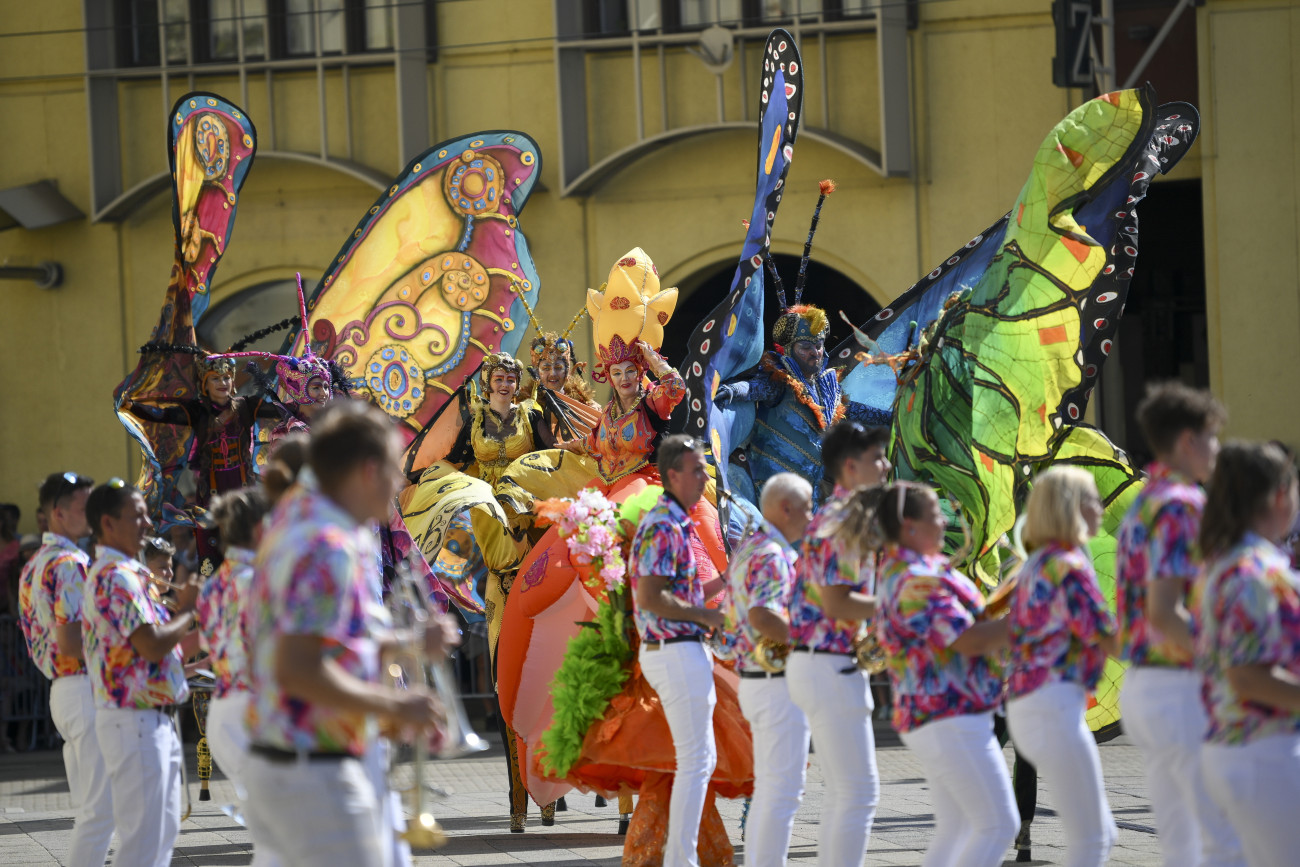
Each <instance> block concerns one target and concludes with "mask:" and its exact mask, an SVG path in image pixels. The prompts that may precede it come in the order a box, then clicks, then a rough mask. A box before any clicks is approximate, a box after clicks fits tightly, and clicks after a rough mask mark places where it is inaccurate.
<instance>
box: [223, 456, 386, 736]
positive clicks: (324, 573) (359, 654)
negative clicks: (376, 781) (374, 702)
mask: <svg viewBox="0 0 1300 867" xmlns="http://www.w3.org/2000/svg"><path fill="white" fill-rule="evenodd" d="M298 480H299V483H298V484H297V485H296V486H295V487H294V488H292V489H291V490H290V491H289V492H288V493H287V494H286V495H285V497H284V499H283V500H281V501H280V503H279V504H278V505H277V506H276V508H275V511H274V512H273V513H272V515H271V523H270V526H269V527H268V528H267V529H266V532H265V533H264V534H263V536H262V543H261V545H260V546H259V548H258V552H257V557H256V559H255V560H254V563H253V579H252V582H251V583H250V585H249V589H248V597H247V603H246V605H245V608H244V617H245V623H244V629H245V631H246V633H247V634H248V636H249V638H250V646H249V654H250V660H249V661H250V672H251V680H252V683H251V686H252V693H253V700H252V701H250V702H249V706H248V716H247V722H248V729H249V733H250V735H251V737H252V740H253V742H254V743H261V744H266V745H269V746H273V747H279V748H280V749H286V750H308V751H319V752H336V753H350V754H352V755H354V756H360V755H361V754H362V753H363V752H365V750H366V747H367V745H368V744H369V743H370V742H371V741H372V740H373V739H374V735H375V726H374V723H373V720H371V719H369V718H368V717H366V716H364V715H362V714H354V713H345V712H343V711H340V710H336V709H334V708H331V707H324V706H321V705H315V704H311V703H310V702H307V701H303V700H302V699H298V698H293V697H291V696H290V695H288V694H287V693H286V692H285V691H284V689H283V688H282V687H281V686H280V684H279V682H278V681H277V679H276V676H275V666H276V644H277V642H278V641H279V638H280V636H282V635H314V636H318V637H320V638H321V639H322V645H323V646H322V652H323V653H324V655H325V656H326V658H328V659H331V660H333V661H334V662H335V663H336V664H338V665H339V666H341V667H342V668H343V670H344V671H346V672H348V673H349V674H351V675H353V676H354V677H356V678H358V679H360V680H364V681H370V682H378V681H379V645H378V642H377V630H378V625H379V624H380V623H381V622H382V620H383V618H382V616H381V608H380V603H379V600H378V599H377V598H376V597H375V595H374V593H373V592H372V588H373V587H375V586H378V583H379V579H378V576H376V575H375V574H374V573H375V571H376V570H377V569H378V568H379V565H378V564H379V552H378V550H377V549H376V547H375V546H376V541H375V540H376V532H375V530H374V528H372V527H370V526H367V525H364V524H358V523H357V522H356V521H355V520H353V518H352V516H351V515H349V514H348V513H347V512H345V511H343V509H342V508H340V507H339V506H338V505H337V504H335V503H334V501H332V500H330V499H329V498H328V497H326V496H325V495H324V494H323V493H321V491H320V490H319V488H318V486H317V483H316V479H315V476H314V475H312V473H311V471H310V470H303V472H302V473H301V474H300V475H299V477H298Z"/></svg>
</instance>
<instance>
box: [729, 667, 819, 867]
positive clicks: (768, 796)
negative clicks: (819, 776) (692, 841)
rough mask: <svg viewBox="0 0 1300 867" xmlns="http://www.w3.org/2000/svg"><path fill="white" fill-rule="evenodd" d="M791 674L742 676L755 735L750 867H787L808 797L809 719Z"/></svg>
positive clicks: (743, 702)
mask: <svg viewBox="0 0 1300 867" xmlns="http://www.w3.org/2000/svg"><path fill="white" fill-rule="evenodd" d="M788 680H789V678H788V677H774V678H742V679H741V681H740V712H741V713H743V714H744V715H745V719H746V720H748V721H749V729H750V731H751V732H753V734H754V798H753V801H752V802H751V803H750V805H749V820H748V821H747V822H746V823H745V867H784V865H785V863H786V854H787V852H788V851H789V849H790V834H791V832H792V831H793V830H794V814H795V813H797V812H798V811H799V803H800V802H801V801H802V800H803V789H804V770H805V768H806V767H807V764H808V734H809V728H808V718H807V717H806V716H804V712H803V711H801V710H800V709H799V707H798V705H796V704H795V703H794V701H793V700H792V699H791V698H790V690H789V688H788V687H787V685H786V683H787V681H788Z"/></svg>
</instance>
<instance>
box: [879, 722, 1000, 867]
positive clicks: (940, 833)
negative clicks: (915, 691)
mask: <svg viewBox="0 0 1300 867" xmlns="http://www.w3.org/2000/svg"><path fill="white" fill-rule="evenodd" d="M902 738H903V743H904V744H905V745H906V746H907V748H908V749H909V750H911V751H912V752H914V753H915V754H916V758H917V760H918V761H919V762H920V763H921V767H922V769H923V770H924V771H925V778H926V780H927V781H928V782H929V783H930V791H931V794H932V797H933V798H934V838H933V839H932V840H931V841H930V848H929V849H927V850H926V852H925V858H924V859H923V860H922V861H921V864H922V865H923V867H996V865H999V864H1001V863H1002V859H1003V856H1005V855H1006V854H1007V850H1008V849H1009V848H1010V847H1011V844H1012V842H1013V841H1014V840H1015V839H1016V832H1017V831H1018V830H1020V814H1019V813H1018V812H1017V811H1016V799H1015V796H1014V795H1012V793H1011V775H1010V774H1008V773H1007V762H1006V759H1005V758H1004V757H1003V755H1002V748H1001V747H999V746H998V741H997V738H995V737H993V714H992V713H991V712H987V713H977V714H963V715H961V716H954V717H947V718H945V719H940V720H935V721H933V722H928V723H925V724H924V725H922V726H919V727H918V728H915V729H913V730H912V731H910V732H907V733H906V734H904V735H902Z"/></svg>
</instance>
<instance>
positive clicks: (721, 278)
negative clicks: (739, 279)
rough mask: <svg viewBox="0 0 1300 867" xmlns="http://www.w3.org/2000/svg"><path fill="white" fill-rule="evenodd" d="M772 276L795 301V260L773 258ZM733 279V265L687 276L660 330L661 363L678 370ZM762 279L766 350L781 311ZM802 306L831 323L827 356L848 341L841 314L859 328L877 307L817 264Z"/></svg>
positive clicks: (835, 273) (845, 280) (773, 292)
mask: <svg viewBox="0 0 1300 867" xmlns="http://www.w3.org/2000/svg"><path fill="white" fill-rule="evenodd" d="M772 260H773V261H774V262H775V263H776V270H777V272H778V273H780V275H781V282H782V283H783V284H784V285H785V291H786V295H787V296H788V297H789V300H790V301H793V300H794V284H795V280H796V279H798V276H799V257H798V256H787V255H783V254H776V255H774V256H773V257H772ZM735 274H736V263H735V262H734V261H732V262H726V263H723V264H718V265H710V266H709V267H708V268H705V269H702V270H701V271H699V272H697V273H695V274H692V275H691V276H690V277H688V278H687V279H685V280H683V281H681V286H682V291H683V295H684V297H683V298H680V299H678V302H677V310H676V311H675V312H674V313H673V318H672V320H671V321H670V322H669V323H668V325H667V327H666V328H665V329H664V348H663V355H664V358H666V359H668V361H669V362H670V363H672V364H680V363H681V362H682V359H684V358H685V357H686V343H687V341H688V340H689V339H690V336H691V332H692V331H694V330H695V328H696V326H697V325H699V324H700V323H701V322H703V321H704V320H705V319H707V318H708V315H709V311H711V310H712V309H713V308H714V307H716V306H717V305H718V303H719V302H720V301H721V300H722V299H723V298H724V297H725V296H726V294H727V292H728V291H729V290H730V289H731V280H732V278H733V277H734V276H735ZM764 277H765V278H767V285H766V286H765V290H766V292H767V297H766V298H764V299H763V334H764V341H765V344H764V348H765V349H768V348H771V347H770V344H769V343H766V340H767V335H770V334H771V333H772V325H773V324H774V323H775V322H776V317H777V316H778V315H780V313H781V309H780V307H781V305H780V302H779V301H778V300H777V297H776V290H775V289H774V288H773V287H772V285H771V283H772V281H771V275H770V274H767V273H766V271H765V272H764ZM803 303H805V304H813V305H816V306H817V307H821V308H822V309H824V310H825V311H826V313H827V315H828V316H829V318H830V321H831V333H830V335H829V336H828V337H827V338H826V347H827V349H828V350H829V349H830V348H831V347H833V346H834V345H835V344H837V343H838V342H839V341H841V340H843V339H844V338H846V337H848V336H849V333H850V331H849V326H847V325H845V324H844V320H843V319H841V318H840V311H841V310H843V311H844V313H845V315H846V316H848V317H849V319H851V320H852V321H853V322H854V323H856V324H861V323H863V322H865V321H866V320H867V319H869V318H871V317H872V316H875V315H876V314H877V313H878V312H880V305H879V304H877V303H876V301H875V299H874V298H872V297H871V295H869V294H868V293H867V290H865V289H863V288H862V287H861V286H859V285H858V284H857V283H855V282H854V281H853V280H852V279H850V278H849V277H847V276H845V275H844V274H843V273H841V272H839V271H837V270H835V269H834V268H832V267H830V266H829V265H823V264H821V263H820V262H817V261H816V260H812V261H810V262H809V263H808V278H807V280H806V281H805V283H804V292H803Z"/></svg>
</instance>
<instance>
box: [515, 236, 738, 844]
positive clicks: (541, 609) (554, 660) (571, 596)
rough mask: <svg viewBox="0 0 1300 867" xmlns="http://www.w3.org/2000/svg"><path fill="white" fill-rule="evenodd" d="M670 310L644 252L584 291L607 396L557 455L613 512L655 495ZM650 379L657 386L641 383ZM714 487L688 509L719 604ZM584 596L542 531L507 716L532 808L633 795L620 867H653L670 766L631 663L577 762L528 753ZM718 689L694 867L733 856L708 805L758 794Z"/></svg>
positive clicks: (668, 374) (662, 722)
mask: <svg viewBox="0 0 1300 867" xmlns="http://www.w3.org/2000/svg"><path fill="white" fill-rule="evenodd" d="M675 303H676V290H675V289H666V290H662V291H660V289H659V279H658V275H657V273H656V271H655V268H654V264H653V263H652V262H651V261H650V259H649V257H648V256H646V255H645V253H644V252H642V251H641V250H639V249H637V250H633V251H632V252H631V253H629V254H628V255H627V256H625V257H623V258H622V259H620V260H619V261H618V263H617V264H615V266H614V268H613V269H612V270H611V272H610V280H609V282H608V283H607V284H606V285H605V286H604V287H602V291H595V290H589V292H588V312H590V313H591V318H592V324H593V330H594V332H595V341H594V342H595V343H596V345H597V347H598V355H599V362H598V365H597V368H596V370H595V371H594V373H593V378H595V379H596V380H597V381H602V380H606V379H607V380H608V381H609V382H610V383H611V384H612V385H613V387H614V393H613V395H612V397H611V400H610V402H609V404H608V405H607V406H606V407H605V409H604V410H603V411H602V413H601V417H600V421H599V423H598V424H597V426H596V427H595V428H594V429H593V430H592V432H591V434H590V435H588V436H587V437H585V438H583V439H581V440H571V441H567V442H561V443H558V444H557V446H558V447H559V448H561V449H564V450H566V451H570V452H579V453H584V454H587V455H589V456H590V457H591V458H592V459H594V461H595V463H596V465H597V467H598V472H599V477H598V478H597V479H596V480H595V481H593V482H592V487H595V488H596V489H598V490H600V491H601V492H602V493H604V494H605V495H606V496H607V497H608V498H609V499H610V500H612V501H614V502H615V503H625V502H626V501H628V500H629V499H632V498H634V497H636V498H637V500H638V501H639V500H640V499H642V497H639V496H638V495H642V494H645V493H646V492H647V489H648V488H651V487H652V486H658V485H659V476H658V473H657V472H656V470H655V466H654V463H653V461H654V456H655V449H656V447H657V445H658V441H659V438H660V435H661V434H662V433H663V432H664V430H665V429H666V427H667V421H668V418H669V415H670V414H671V413H672V411H673V409H674V408H675V407H676V406H677V405H678V404H679V403H680V402H681V400H682V399H683V398H684V396H685V388H684V385H683V381H682V378H681V376H680V374H678V372H677V371H676V370H674V369H673V368H672V367H671V366H669V365H668V363H667V362H666V361H665V360H664V359H663V358H662V357H661V356H660V355H659V354H658V352H656V351H655V347H656V346H657V345H659V344H660V343H661V342H662V339H663V325H664V324H665V323H666V322H667V321H668V318H669V316H670V315H671V313H672V308H673V306H674V305H675ZM647 373H650V374H652V375H653V376H654V377H655V380H654V381H653V382H650V383H649V384H648V385H647V380H646V374H647ZM711 488H712V486H711V485H710V491H709V492H708V493H707V495H706V498H705V499H702V500H701V501H700V502H699V503H698V504H697V505H696V506H695V507H694V508H693V509H692V510H691V513H690V514H691V518H692V521H693V523H694V526H695V529H696V532H695V534H693V539H692V544H693V546H695V548H696V555H697V556H696V560H697V563H698V564H699V573H700V579H701V582H702V583H703V584H704V588H705V593H706V595H715V594H716V593H717V592H718V590H719V589H720V588H721V587H722V580H721V578H720V577H719V569H720V567H721V566H722V565H723V563H724V554H723V549H722V540H721V535H720V531H719V528H718V521H717V510H716V508H715V507H714V505H713V504H712V503H710V502H709V500H708V497H709V496H712V490H711ZM656 493H657V491H650V492H649V494H656ZM590 592H591V591H590V590H589V589H587V588H586V587H585V585H584V584H583V582H582V581H580V580H579V576H578V573H577V572H576V571H575V569H574V567H573V566H572V565H571V563H570V561H569V553H568V549H567V547H566V545H565V543H564V542H563V540H561V539H560V537H559V534H558V532H557V531H556V530H555V529H554V528H553V529H550V530H548V531H547V532H546V535H544V536H543V537H542V539H541V540H540V541H539V542H538V544H537V545H536V546H535V547H534V548H533V549H532V550H531V551H530V552H529V553H528V555H526V556H525V558H524V560H523V562H522V563H521V565H520V568H519V572H518V576H517V579H516V580H515V581H514V583H513V586H512V588H511V591H510V596H509V600H508V602H507V604H506V608H505V615H504V619H503V622H502V628H501V638H500V643H499V645H498V648H497V690H498V698H499V699H500V702H501V712H502V714H503V715H504V716H505V718H506V720H507V722H509V723H510V724H511V726H512V728H514V730H515V731H516V732H517V733H518V736H519V743H518V744H517V747H518V749H519V750H520V763H521V765H522V766H523V768H524V770H525V780H526V785H527V787H528V790H529V793H530V794H531V796H532V797H533V799H534V800H535V801H537V802H538V803H547V802H549V801H551V800H553V799H554V798H556V797H558V796H560V795H562V794H564V793H565V792H566V791H568V790H569V789H570V788H574V787H577V788H579V789H582V790H585V791H596V792H599V793H602V794H607V795H609V794H615V793H624V794H627V793H630V792H634V791H639V792H640V800H639V802H638V805H637V808H636V814H635V816H634V817H633V818H632V821H631V828H630V830H629V832H628V839H627V843H626V844H625V849H624V853H625V854H624V864H636V865H649V864H657V863H661V862H662V858H663V845H664V840H665V837H666V833H667V824H668V798H669V793H670V791H671V786H672V772H673V769H674V767H675V760H676V757H675V752H674V749H673V742H672V737H671V735H670V733H669V731H668V723H667V720H666V718H665V717H664V714H663V710H662V708H661V706H660V704H659V697H658V695H656V693H655V692H654V690H653V689H651V688H650V686H649V685H648V684H647V683H646V682H645V679H644V677H642V676H641V672H640V669H639V667H638V666H635V665H634V666H633V668H632V672H631V676H630V677H629V679H628V681H627V683H626V685H625V687H624V688H623V691H622V692H621V693H620V694H619V695H617V696H616V697H615V698H614V699H613V700H612V701H611V702H610V704H609V707H608V708H607V709H606V711H605V713H604V715H603V716H602V717H601V718H600V719H598V720H596V721H595V723H594V724H592V725H591V726H590V728H589V730H588V731H587V732H586V736H585V740H584V742H583V747H582V751H581V756H580V757H579V759H578V761H577V762H575V763H574V764H573V766H572V767H571V768H569V769H568V771H567V773H566V774H565V775H564V776H563V777H562V778H560V777H555V776H548V775H547V773H546V771H545V769H544V768H543V767H542V763H541V762H540V761H539V759H538V756H537V755H536V750H537V748H538V747H539V746H540V738H541V735H542V733H543V732H545V731H546V730H547V729H548V728H549V727H550V726H551V724H552V722H553V717H554V709H553V706H552V704H551V690H550V684H551V681H552V679H553V678H554V675H555V672H556V670H557V669H558V668H559V666H560V664H561V662H562V661H563V659H564V656H565V651H566V648H567V645H568V641H569V639H570V638H572V637H573V636H574V635H575V634H576V633H577V631H578V629H579V627H578V626H577V623H578V622H581V621H588V620H590V619H591V615H592V612H593V611H594V609H595V600H594V599H593V597H592V596H591V595H590ZM633 658H635V657H633ZM715 680H716V688H717V694H718V707H717V710H716V712H715V714H714V727H715V739H716V742H717V745H718V763H717V767H716V769H715V771H714V774H713V777H712V781H711V785H710V795H709V798H708V802H707V804H706V807H705V813H704V819H703V821H702V826H701V829H700V837H699V840H700V843H699V849H700V854H701V863H702V864H730V863H731V858H732V848H731V845H730V843H729V842H728V840H727V835H726V831H725V829H724V828H723V826H722V821H721V817H720V816H719V815H718V812H717V809H716V807H715V806H714V803H713V798H714V795H716V794H721V795H723V796H724V797H739V796H741V795H742V794H748V793H749V792H750V791H752V787H753V759H752V746H751V739H750V734H749V729H748V727H747V726H746V724H745V722H744V718H743V717H742V715H741V713H740V707H739V703H738V700H737V697H736V683H737V681H736V680H735V678H734V675H731V674H730V673H725V674H722V673H718V672H717V671H716V670H715Z"/></svg>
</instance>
